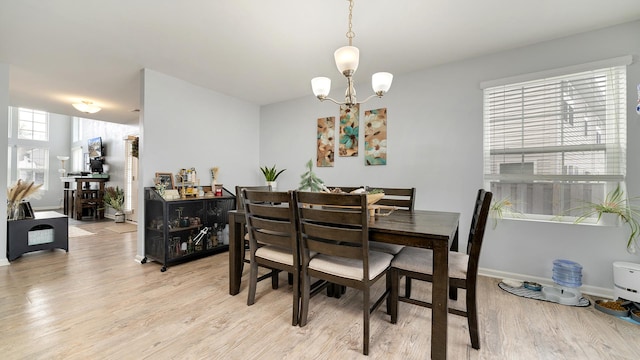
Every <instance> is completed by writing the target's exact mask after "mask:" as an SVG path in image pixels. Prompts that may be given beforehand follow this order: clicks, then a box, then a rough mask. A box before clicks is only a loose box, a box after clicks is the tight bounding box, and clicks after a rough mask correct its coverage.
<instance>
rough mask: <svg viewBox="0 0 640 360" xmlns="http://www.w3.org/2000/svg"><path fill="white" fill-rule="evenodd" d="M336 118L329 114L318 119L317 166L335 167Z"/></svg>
mask: <svg viewBox="0 0 640 360" xmlns="http://www.w3.org/2000/svg"><path fill="white" fill-rule="evenodd" d="M335 127H336V118H335V116H329V117H325V118H319V119H318V133H317V151H318V154H317V156H316V166H317V167H333V163H334V158H335V148H336V145H335V134H336V130H335Z"/></svg>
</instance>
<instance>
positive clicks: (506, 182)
mask: <svg viewBox="0 0 640 360" xmlns="http://www.w3.org/2000/svg"><path fill="white" fill-rule="evenodd" d="M631 62H632V57H631V56H623V57H619V58H615V59H608V60H603V61H598V62H593V63H588V64H582V65H577V66H571V67H566V68H561V69H555V70H550V71H544V72H538V73H532V74H525V75H520V76H515V77H510V78H505V79H499V80H492V81H487V82H483V83H481V89H482V90H483V137H484V139H483V140H484V142H483V153H484V159H483V162H484V171H483V179H484V183H485V187H486V188H489V189H491V190H492V191H496V192H497V194H495V195H494V199H495V201H500V200H504V199H507V200H509V201H510V202H511V203H512V204H513V205H512V210H514V212H509V211H507V212H506V213H505V217H506V218H522V219H527V220H528V219H534V220H547V221H548V220H553V221H557V220H561V221H562V220H566V221H573V219H575V217H574V216H579V215H580V214H578V213H577V210H573V211H571V210H572V209H577V208H578V207H579V205H580V204H582V205H584V201H594V202H595V201H600V200H602V198H604V194H606V193H607V192H608V191H610V190H611V189H613V188H615V186H617V185H618V184H622V186H623V188H624V187H625V184H624V181H625V178H626V143H627V139H626V123H627V109H626V85H627V84H626V83H627V80H626V79H627V77H626V66H627V65H629V64H631ZM605 69H606V70H611V69H615V71H621V73H622V74H623V78H622V79H618V83H616V84H615V85H616V86H621V89H620V88H613V87H611V86H610V85H611V84H610V83H609V82H607V86H606V89H607V93H606V102H605V105H604V106H605V110H606V112H605V113H606V121H607V127H609V126H610V125H609V122H610V121H611V119H613V120H614V121H613V126H611V129H609V128H607V131H613V132H615V134H614V135H612V136H614V138H615V140H614V141H613V146H617V147H618V148H616V149H612V148H609V147H610V146H611V145H610V144H602V140H603V138H602V137H601V136H600V133H599V132H596V129H595V128H594V129H593V131H594V133H593V139H594V140H593V141H594V142H595V144H585V145H566V144H562V145H560V146H548V148H547V149H543V148H542V147H538V148H534V147H531V148H528V149H527V146H525V145H524V144H525V141H526V134H525V133H526V127H527V125H530V124H531V123H533V122H534V121H533V120H532V121H531V122H530V123H528V122H527V120H526V118H527V113H526V112H525V111H522V114H518V115H516V116H514V119H516V120H518V116H520V117H521V119H519V121H521V123H522V130H521V131H522V132H523V135H521V136H520V141H521V142H522V145H521V147H520V148H511V149H509V148H508V146H507V145H505V146H504V147H503V150H502V151H503V152H504V154H505V157H504V159H506V158H507V155H506V154H507V153H509V152H512V153H513V158H517V157H518V156H519V157H520V160H519V162H516V163H515V165H513V166H515V167H518V165H519V167H520V169H519V171H514V173H511V174H509V173H507V174H503V173H501V172H502V168H500V170H496V166H500V165H502V164H500V163H499V161H497V160H494V159H495V157H497V156H496V154H498V153H499V152H497V151H496V149H497V146H493V144H492V140H495V138H494V137H493V136H494V133H492V129H491V127H492V126H494V127H495V122H494V123H492V122H491V121H492V119H493V121H495V118H496V114H494V113H492V111H495V109H493V110H492V109H491V108H490V107H491V105H492V104H489V103H490V102H491V101H494V100H495V99H489V98H490V97H491V96H492V95H491V94H493V95H494V96H495V94H496V93H498V94H499V93H500V91H504V92H505V94H506V93H507V91H508V90H509V91H510V90H512V89H515V88H517V87H518V86H521V87H523V89H524V88H525V87H526V86H531V85H532V84H541V83H543V82H544V81H548V82H551V83H554V82H556V83H557V82H558V81H560V79H561V78H569V79H571V78H572V77H573V78H575V75H580V74H581V73H586V72H594V74H596V73H600V72H602V71H604V70H605ZM594 79H595V75H594ZM608 80H610V78H609V77H607V81H608ZM558 84H559V83H558ZM556 86H558V85H556ZM611 89H614V91H613V93H614V94H615V95H616V96H617V97H616V98H615V99H613V102H611V103H610V102H609V101H612V99H611V98H610V96H611V94H610V93H609V92H608V91H609V90H611ZM592 91H594V92H596V91H595V90H592ZM523 92H524V90H523ZM558 94H559V95H558ZM565 96H566V93H565V92H564V88H562V91H561V92H556V97H551V98H549V99H551V100H548V101H549V102H550V103H551V102H555V103H556V104H555V106H564V107H563V108H562V109H564V110H567V111H562V110H561V111H559V112H558V113H560V114H562V116H563V117H561V118H559V119H551V120H548V119H546V116H547V115H546V113H545V115H543V116H541V117H542V118H543V120H541V122H550V121H560V122H562V124H561V125H556V126H555V127H552V131H554V134H555V136H556V140H557V139H559V138H562V137H564V136H565V130H564V127H565V126H566V127H575V125H576V123H575V121H572V120H574V117H575V111H574V110H575V109H573V108H572V109H571V111H569V110H568V108H569V106H568V105H569V104H568V103H566V101H567V100H566V99H567V98H566V97H565ZM515 98H517V97H515ZM511 100H512V98H510V99H509V101H511ZM520 100H521V102H518V101H517V100H513V101H512V102H511V103H508V101H504V103H505V104H507V103H508V104H507V105H504V106H505V107H504V108H503V110H504V109H507V110H511V109H512V105H513V104H516V105H513V108H515V109H517V106H518V104H519V105H520V106H522V107H523V108H525V107H526V106H527V100H528V98H527V97H525V96H524V93H523V95H522V97H521V98H520ZM546 101H547V98H544V100H543V103H544V104H547V103H546ZM584 104H587V103H586V102H585V103H584ZM550 107H552V106H551V105H550ZM611 108H615V111H616V112H614V113H613V114H614V115H613V116H611V115H610V114H609V110H610V109H611ZM507 110H504V113H505V114H506V113H507ZM554 114H555V113H554ZM503 116H504V118H507V116H506V115H503ZM505 122H506V121H505ZM584 122H585V125H584V126H585V127H584V128H581V127H580V126H577V127H576V128H575V130H574V132H584V133H585V134H587V133H588V128H587V126H588V125H587V120H586V117H585V120H584ZM515 123H517V121H516V122H515ZM577 125H581V124H577ZM494 130H495V129H494ZM545 130H546V131H548V130H547V129H545ZM504 131H505V133H506V134H507V135H504V136H505V137H507V136H510V135H512V134H513V133H517V131H518V130H517V129H516V130H515V131H514V130H513V129H508V130H504ZM605 134H607V135H609V134H608V133H606V132H605ZM607 140H610V139H607ZM538 141H540V142H541V143H544V142H545V140H538ZM551 142H553V140H552V141H551ZM507 143H508V142H507ZM530 144H531V143H529V145H530ZM569 151H576V152H577V151H582V152H583V153H584V152H586V151H593V152H594V153H597V152H598V151H602V152H604V154H605V155H604V156H606V157H609V156H612V157H615V158H611V159H609V158H605V159H606V160H607V161H605V163H606V165H605V166H604V168H605V169H606V170H605V171H604V173H603V174H598V175H593V174H590V173H589V174H588V173H587V172H586V171H585V173H584V174H575V173H573V172H572V171H573V169H567V168H561V172H560V173H556V174H540V173H539V171H538V169H535V167H536V166H535V165H533V164H532V165H531V166H530V167H531V169H529V166H527V169H526V171H525V170H524V168H525V166H524V164H525V163H526V161H525V155H526V153H527V152H530V153H541V152H549V153H550V154H552V155H553V154H562V164H564V154H565V153H567V152H569ZM610 154H613V155H610ZM492 156H494V159H492ZM556 156H557V155H556ZM532 157H533V158H534V159H535V156H532ZM596 161H597V160H593V159H592V160H591V163H590V164H591V165H593V166H595V165H598V164H595V162H596ZM609 163H612V164H615V165H614V166H613V168H612V167H611V166H609ZM496 164H497V165H496ZM587 164H589V163H587ZM554 167H555V168H556V170H555V171H556V172H558V170H557V168H558V166H557V165H555V166H550V167H549V168H550V169H552V170H551V171H552V172H553V171H554V170H553V168H554ZM545 170H546V168H545ZM594 172H595V171H594ZM496 184H500V185H496ZM544 184H553V185H552V186H553V189H552V191H553V194H552V195H551V199H550V200H549V196H548V192H549V190H548V185H547V190H546V194H545V193H544V192H541V191H540V189H541V188H545V186H546V185H544ZM594 184H595V186H594ZM557 185H560V186H557ZM583 185H584V186H583ZM581 186H582V187H581ZM562 187H564V188H568V190H567V189H560V190H559V189H558V188H562ZM592 187H593V188H592ZM532 188H537V190H538V192H537V195H538V196H539V197H541V198H542V200H539V201H537V200H536V198H535V197H533V195H532V192H533V191H535V189H534V190H532ZM505 189H506V190H505ZM576 189H580V190H581V191H583V193H582V194H581V193H580V192H579V191H577V190H576ZM558 192H566V194H564V193H561V194H558ZM496 195H497V196H496ZM543 195H544V196H543ZM574 196H575V197H577V198H576V199H574V198H572V197H574ZM567 197H571V198H567ZM559 199H560V200H559ZM522 200H531V201H530V202H531V203H534V202H538V204H525V203H522ZM558 201H560V203H561V204H560V206H556V204H555V203H556V202H558ZM545 202H550V203H551V209H548V208H544V207H545V204H544V203H545ZM534 206H537V209H538V212H535V211H533V210H532V207H534ZM546 206H547V207H548V205H546ZM541 208H543V210H541V212H542V213H540V210H539V209H541ZM567 214H568V215H569V216H566V215H567Z"/></svg>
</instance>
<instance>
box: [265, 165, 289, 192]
mask: <svg viewBox="0 0 640 360" xmlns="http://www.w3.org/2000/svg"><path fill="white" fill-rule="evenodd" d="M260 170H262V174H263V175H264V180H265V181H266V182H267V185H270V186H271V189H272V190H273V191H276V190H277V188H278V183H277V182H276V180H277V179H278V176H280V174H282V173H283V172H284V171H285V170H287V169H282V170H280V171H278V170H277V169H276V166H275V165H273V166H272V167H270V168H269V167H267V166H265V167H261V168H260Z"/></svg>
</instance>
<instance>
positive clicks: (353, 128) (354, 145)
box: [338, 104, 360, 157]
mask: <svg viewBox="0 0 640 360" xmlns="http://www.w3.org/2000/svg"><path fill="white" fill-rule="evenodd" d="M359 122H360V104H357V105H354V106H353V107H352V108H348V107H347V106H346V105H341V106H340V145H339V148H338V149H339V150H338V151H339V153H340V156H347V157H348V156H358V131H359V130H358V126H359Z"/></svg>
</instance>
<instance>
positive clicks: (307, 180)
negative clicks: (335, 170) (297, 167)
mask: <svg viewBox="0 0 640 360" xmlns="http://www.w3.org/2000/svg"><path fill="white" fill-rule="evenodd" d="M324 188H325V186H324V182H323V181H322V179H320V178H318V177H317V176H316V174H315V173H314V172H313V161H312V160H309V161H308V162H307V171H306V172H305V173H304V174H302V175H300V186H299V187H298V190H302V191H322V190H323V189H324Z"/></svg>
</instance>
